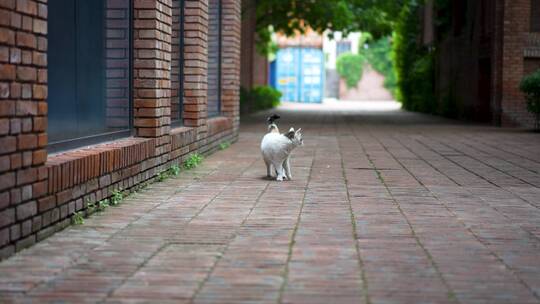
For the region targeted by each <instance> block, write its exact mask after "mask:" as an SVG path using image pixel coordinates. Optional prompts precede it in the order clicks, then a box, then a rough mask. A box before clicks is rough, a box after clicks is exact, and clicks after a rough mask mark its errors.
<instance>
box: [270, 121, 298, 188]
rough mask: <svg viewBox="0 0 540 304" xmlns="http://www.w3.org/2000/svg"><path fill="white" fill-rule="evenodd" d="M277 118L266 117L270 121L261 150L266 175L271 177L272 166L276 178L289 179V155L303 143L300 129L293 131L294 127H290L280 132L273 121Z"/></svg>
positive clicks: (290, 177) (280, 179)
mask: <svg viewBox="0 0 540 304" xmlns="http://www.w3.org/2000/svg"><path fill="white" fill-rule="evenodd" d="M274 116H275V115H274ZM277 118H279V116H278V117H277ZM277 118H269V119H268V121H269V122H270V125H269V126H268V131H269V132H268V133H267V134H266V135H265V136H264V137H263V139H262V142H261V152H262V155H263V159H264V163H265V164H266V175H267V176H268V177H272V166H273V167H274V170H275V171H276V173H277V177H276V180H278V181H283V179H284V178H287V179H288V180H291V179H292V174H291V166H290V155H291V152H292V151H293V150H294V149H295V148H296V147H298V146H302V145H304V140H303V139H302V133H300V131H301V130H302V129H298V130H296V131H295V130H294V128H291V129H290V130H289V132H287V133H285V134H280V133H279V129H278V127H277V125H276V124H275V123H274V120H275V119H277Z"/></svg>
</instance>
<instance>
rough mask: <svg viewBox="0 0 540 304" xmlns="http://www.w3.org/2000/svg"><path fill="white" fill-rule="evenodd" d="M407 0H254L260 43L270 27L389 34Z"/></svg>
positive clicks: (287, 31)
mask: <svg viewBox="0 0 540 304" xmlns="http://www.w3.org/2000/svg"><path fill="white" fill-rule="evenodd" d="M405 1H406V0H257V1H256V17H257V23H256V27H257V28H256V30H257V32H258V33H259V37H260V40H261V43H266V41H265V39H268V35H267V31H268V28H269V27H272V28H273V30H275V31H276V32H279V33H283V34H285V35H289V36H290V35H293V34H295V33H298V32H299V33H304V32H305V30H306V29H308V28H311V29H313V30H315V31H317V32H319V33H322V32H324V31H325V30H329V31H331V32H334V31H341V32H344V33H345V34H347V33H349V32H352V31H360V30H362V31H367V32H370V33H371V34H372V35H374V36H375V37H382V36H384V35H390V34H391V32H392V29H393V26H394V23H395V20H396V17H397V16H398V14H399V11H400V9H401V6H402V4H403V3H404V2H405Z"/></svg>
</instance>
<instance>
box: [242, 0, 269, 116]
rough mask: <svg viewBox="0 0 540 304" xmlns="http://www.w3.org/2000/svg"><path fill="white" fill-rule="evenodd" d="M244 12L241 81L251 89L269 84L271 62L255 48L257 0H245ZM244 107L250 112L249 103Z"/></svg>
mask: <svg viewBox="0 0 540 304" xmlns="http://www.w3.org/2000/svg"><path fill="white" fill-rule="evenodd" d="M242 12H243V13H242V21H241V36H242V37H241V38H242V39H241V45H242V47H241V49H240V52H241V56H240V60H241V65H240V66H241V69H242V71H241V73H240V75H241V76H240V77H241V78H240V82H241V86H242V87H243V88H246V89H251V88H253V87H254V86H260V85H268V73H269V64H268V59H267V58H266V57H265V56H262V55H260V54H259V53H258V52H257V50H256V48H255V42H256V36H257V35H256V32H255V22H256V19H255V0H243V1H242ZM248 102H249V101H248ZM243 107H244V108H243V109H242V111H243V112H250V108H249V104H245V105H243Z"/></svg>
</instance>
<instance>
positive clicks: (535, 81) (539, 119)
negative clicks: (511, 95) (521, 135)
mask: <svg viewBox="0 0 540 304" xmlns="http://www.w3.org/2000/svg"><path fill="white" fill-rule="evenodd" d="M519 88H520V89H521V91H522V92H523V93H525V98H526V100H527V111H529V112H530V113H532V114H534V115H535V123H534V129H535V130H536V131H537V132H538V131H540V69H539V70H537V71H536V72H534V73H532V74H530V75H527V76H525V77H523V80H521V84H520V86H519Z"/></svg>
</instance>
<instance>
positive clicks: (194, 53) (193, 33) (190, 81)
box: [182, 0, 208, 138]
mask: <svg viewBox="0 0 540 304" xmlns="http://www.w3.org/2000/svg"><path fill="white" fill-rule="evenodd" d="M184 5H185V8H184V112H183V113H182V114H183V117H184V125H186V126H189V127H197V128H198V130H199V132H198V135H197V136H198V137H199V138H201V137H203V136H204V134H205V132H206V123H207V117H208V114H207V103H208V95H207V86H208V1H207V0H201V1H199V0H186V1H185V4H184Z"/></svg>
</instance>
